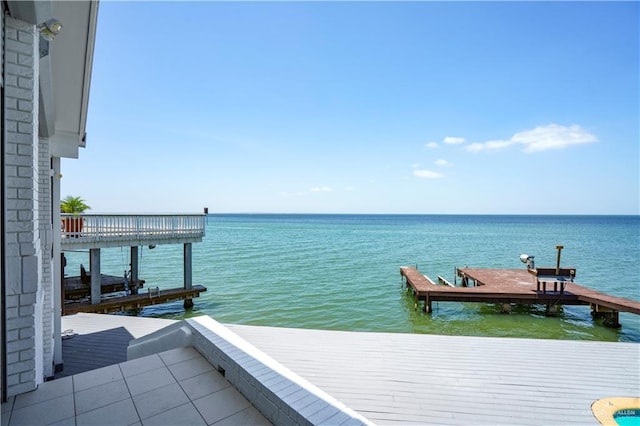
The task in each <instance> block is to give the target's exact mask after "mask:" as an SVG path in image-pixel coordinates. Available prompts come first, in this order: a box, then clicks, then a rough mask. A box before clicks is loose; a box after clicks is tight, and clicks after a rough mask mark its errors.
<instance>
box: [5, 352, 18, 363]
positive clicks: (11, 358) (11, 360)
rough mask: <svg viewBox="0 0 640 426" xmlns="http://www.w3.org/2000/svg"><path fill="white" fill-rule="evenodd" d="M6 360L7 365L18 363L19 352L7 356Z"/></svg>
mask: <svg viewBox="0 0 640 426" xmlns="http://www.w3.org/2000/svg"><path fill="white" fill-rule="evenodd" d="M6 360H7V364H13V363H14V362H18V361H20V354H19V352H12V353H10V354H7V358H6Z"/></svg>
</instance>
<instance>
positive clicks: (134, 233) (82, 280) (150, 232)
mask: <svg viewBox="0 0 640 426" xmlns="http://www.w3.org/2000/svg"><path fill="white" fill-rule="evenodd" d="M61 223H62V224H71V226H67V227H66V228H64V227H63V229H62V233H61V240H60V245H61V248H62V250H63V252H64V251H65V250H89V259H90V264H89V272H86V276H79V277H70V278H66V277H64V276H62V277H61V280H62V284H63V285H62V291H63V292H65V291H66V290H65V289H67V288H68V287H69V285H68V282H69V281H72V280H73V281H74V283H75V284H76V285H75V288H74V291H75V292H76V293H81V291H82V290H83V289H86V294H87V295H88V296H89V297H88V299H89V300H88V301H87V302H84V303H82V302H75V303H66V299H67V297H63V300H65V303H64V306H63V307H62V313H63V314H74V313H78V312H95V313H109V312H117V311H123V310H127V309H134V308H141V307H143V306H148V305H155V304H158V303H165V302H169V301H173V300H184V301H185V302H184V304H185V308H189V307H191V306H193V301H192V299H193V298H194V297H198V296H199V294H200V293H201V292H203V291H206V289H205V288H204V287H203V286H200V285H197V286H194V285H193V274H192V263H191V259H192V244H193V243H194V242H201V241H202V238H203V237H204V235H205V217H204V215H201V214H193V215H182V214H180V215H178V214H175V215H154V214H147V215H123V214H118V215H116V214H109V215H94V214H91V215H77V216H74V215H62V222H61ZM160 244H183V266H184V267H183V272H184V274H183V277H184V280H183V286H182V288H172V289H164V290H160V289H159V288H158V287H155V290H154V288H147V291H146V292H142V291H139V289H138V286H139V283H141V282H142V281H141V280H140V279H139V277H138V270H139V269H138V258H139V256H138V249H139V247H141V246H150V247H153V246H156V245H160ZM109 247H130V262H131V263H130V266H131V270H130V275H129V276H125V277H110V276H104V275H103V274H102V273H101V267H100V253H101V249H102V248H109ZM63 256H64V254H63ZM62 270H64V257H63V260H62ZM84 284H86V285H84ZM115 291H119V292H124V293H125V294H124V295H122V296H120V297H110V298H109V299H108V300H105V301H103V300H102V295H103V293H113V292H115ZM63 296H65V295H63Z"/></svg>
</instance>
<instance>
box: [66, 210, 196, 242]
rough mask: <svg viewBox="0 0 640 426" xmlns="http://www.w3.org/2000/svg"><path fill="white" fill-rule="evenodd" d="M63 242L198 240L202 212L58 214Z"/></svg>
mask: <svg viewBox="0 0 640 426" xmlns="http://www.w3.org/2000/svg"><path fill="white" fill-rule="evenodd" d="M60 217H61V222H62V223H61V229H62V239H61V243H62V245H63V246H64V245H78V244H83V245H84V244H86V243H105V242H113V243H117V242H122V243H129V242H132V241H134V242H135V241H141V242H143V243H145V244H146V242H148V241H152V242H155V241H157V242H163V241H165V240H176V239H178V240H185V239H201V238H202V237H204V235H205V216H204V215H202V214H187V215H184V214H158V215H157V214H142V215H127V214H81V215H72V214H61V215H60Z"/></svg>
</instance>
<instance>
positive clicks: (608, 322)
mask: <svg viewBox="0 0 640 426" xmlns="http://www.w3.org/2000/svg"><path fill="white" fill-rule="evenodd" d="M602 324H604V325H605V326H606V327H611V328H620V320H619V317H618V311H611V312H607V313H605V315H604V321H603V322H602Z"/></svg>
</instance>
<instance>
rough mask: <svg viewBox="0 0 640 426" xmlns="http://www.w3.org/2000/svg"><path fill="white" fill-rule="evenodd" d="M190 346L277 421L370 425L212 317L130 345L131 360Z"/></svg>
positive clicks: (184, 323) (286, 423)
mask: <svg viewBox="0 0 640 426" xmlns="http://www.w3.org/2000/svg"><path fill="white" fill-rule="evenodd" d="M182 346H193V347H194V348H195V349H196V350H197V351H198V352H200V354H202V356H204V357H205V358H206V359H207V360H208V361H209V362H210V363H211V365H212V366H213V367H214V368H216V369H217V370H218V371H219V372H221V373H222V374H224V376H225V378H226V379H227V380H228V381H229V382H230V383H231V384H232V385H233V386H235V388H236V389H237V390H238V391H239V392H240V393H242V394H243V395H244V397H245V398H247V400H249V401H250V402H251V403H252V404H253V405H254V406H255V407H256V408H257V409H258V410H259V411H260V412H261V413H262V415H264V416H265V417H266V418H267V419H268V420H269V421H271V422H272V423H273V424H275V425H283V426H293V425H322V424H331V425H372V424H373V423H372V422H371V421H369V420H367V419H366V418H365V417H363V416H362V415H360V414H358V413H357V412H355V411H354V410H352V409H350V408H348V407H347V406H345V405H344V404H343V403H341V402H340V401H338V400H336V399H335V398H333V397H332V396H331V395H329V394H327V393H326V392H324V391H323V390H321V389H320V388H318V387H317V386H315V385H313V384H312V383H310V382H309V381H307V380H305V379H304V378H302V377H300V376H298V375H297V374H296V373H294V372H293V371H291V370H289V369H288V368H286V367H285V366H283V365H282V364H280V363H279V362H277V361H276V360H274V359H273V358H271V357H270V356H268V355H267V354H265V353H264V352H262V351H260V350H259V349H257V348H256V347H255V346H253V345H252V344H250V343H249V342H247V341H246V340H244V339H243V338H241V337H240V336H238V335H237V334H235V333H233V332H232V331H231V330H229V329H228V328H226V327H225V326H223V325H222V324H220V323H219V322H217V321H215V320H214V319H212V318H211V317H208V316H201V317H197V318H190V319H187V320H183V321H181V322H179V323H176V324H173V325H170V326H168V327H166V328H164V329H161V330H158V331H156V332H154V333H152V334H150V335H147V336H144V337H142V338H140V339H135V340H133V341H132V342H131V343H130V344H129V348H128V351H127V355H128V358H129V359H134V358H139V357H142V356H147V355H151V354H153V353H157V352H161V351H166V350H168V349H174V348H177V347H182Z"/></svg>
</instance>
